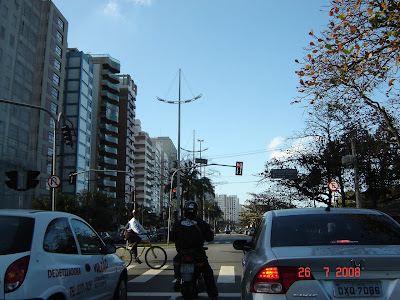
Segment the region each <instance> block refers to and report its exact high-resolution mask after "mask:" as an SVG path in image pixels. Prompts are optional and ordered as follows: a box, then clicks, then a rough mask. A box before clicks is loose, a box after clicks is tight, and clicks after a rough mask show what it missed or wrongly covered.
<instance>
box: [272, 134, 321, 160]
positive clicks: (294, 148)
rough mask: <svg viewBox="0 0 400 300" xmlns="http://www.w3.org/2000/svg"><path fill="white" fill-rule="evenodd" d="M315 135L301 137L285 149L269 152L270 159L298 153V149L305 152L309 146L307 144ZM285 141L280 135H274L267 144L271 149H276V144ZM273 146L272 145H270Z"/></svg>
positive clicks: (312, 140)
mask: <svg viewBox="0 0 400 300" xmlns="http://www.w3.org/2000/svg"><path fill="white" fill-rule="evenodd" d="M315 139H316V137H311V136H309V137H303V138H299V139H296V140H295V141H294V142H293V143H292V145H290V146H289V147H288V148H287V149H286V150H276V151H274V152H272V153H271V154H270V158H271V159H284V158H286V157H290V156H291V155H293V154H295V153H298V152H300V151H303V152H307V151H308V149H309V148H310V147H308V145H309V144H310V143H313V142H314V141H315ZM284 141H285V139H284V138H282V137H276V138H274V139H273V140H272V142H271V143H270V144H269V146H268V148H269V149H271V150H274V149H276V147H277V146H278V145H281V144H282V143H283V142H284ZM271 146H274V147H271Z"/></svg>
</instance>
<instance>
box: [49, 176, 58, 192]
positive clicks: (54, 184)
mask: <svg viewBox="0 0 400 300" xmlns="http://www.w3.org/2000/svg"><path fill="white" fill-rule="evenodd" d="M47 183H48V184H49V187H50V188H52V189H56V188H58V187H60V185H61V179H60V177H58V176H57V175H51V176H50V177H49V179H47Z"/></svg>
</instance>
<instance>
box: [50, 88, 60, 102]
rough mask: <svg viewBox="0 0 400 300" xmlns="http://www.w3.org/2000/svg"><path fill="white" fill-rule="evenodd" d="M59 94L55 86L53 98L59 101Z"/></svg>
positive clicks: (52, 89)
mask: <svg viewBox="0 0 400 300" xmlns="http://www.w3.org/2000/svg"><path fill="white" fill-rule="evenodd" d="M58 94H59V91H58V90H57V89H56V88H55V87H54V86H52V87H51V95H52V96H53V98H54V99H57V100H58Z"/></svg>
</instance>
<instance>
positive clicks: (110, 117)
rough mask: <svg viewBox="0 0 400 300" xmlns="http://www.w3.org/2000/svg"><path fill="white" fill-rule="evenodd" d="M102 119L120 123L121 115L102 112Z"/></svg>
mask: <svg viewBox="0 0 400 300" xmlns="http://www.w3.org/2000/svg"><path fill="white" fill-rule="evenodd" d="M100 117H101V118H106V119H107V120H109V121H111V122H112V123H114V122H115V123H118V121H119V115H118V113H115V112H114V113H111V112H109V111H102V112H101V113H100Z"/></svg>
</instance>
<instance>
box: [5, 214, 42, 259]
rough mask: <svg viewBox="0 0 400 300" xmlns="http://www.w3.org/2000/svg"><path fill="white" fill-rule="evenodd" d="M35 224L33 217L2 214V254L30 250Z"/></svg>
mask: <svg viewBox="0 0 400 300" xmlns="http://www.w3.org/2000/svg"><path fill="white" fill-rule="evenodd" d="M34 225H35V220H34V219H33V218H27V217H15V216H0V228H1V231H2V234H0V255H4V254H13V253H21V252H26V251H29V250H30V249H31V244H32V236H33V228H34Z"/></svg>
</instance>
